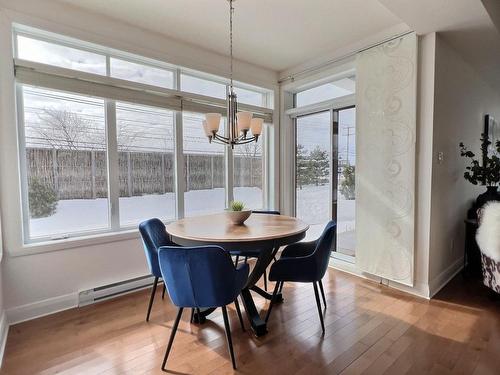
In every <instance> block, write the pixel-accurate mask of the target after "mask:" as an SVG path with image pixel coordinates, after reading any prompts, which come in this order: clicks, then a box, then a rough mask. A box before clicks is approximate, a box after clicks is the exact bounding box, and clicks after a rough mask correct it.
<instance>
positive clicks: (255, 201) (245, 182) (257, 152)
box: [233, 132, 264, 209]
mask: <svg viewBox="0 0 500 375" xmlns="http://www.w3.org/2000/svg"><path fill="white" fill-rule="evenodd" d="M262 133H263V134H264V132H262ZM263 144H264V139H263V137H260V138H259V141H258V142H257V143H255V142H252V143H247V144H246V145H240V146H236V147H235V148H234V150H233V158H234V159H233V160H234V166H233V171H234V180H233V181H234V200H237V201H242V202H243V203H245V206H246V207H248V208H251V209H258V208H263V201H262V198H263V192H262V183H263V181H262V169H263V168H262V163H263V159H262V145H263Z"/></svg>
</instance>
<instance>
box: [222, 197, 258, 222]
mask: <svg viewBox="0 0 500 375" xmlns="http://www.w3.org/2000/svg"><path fill="white" fill-rule="evenodd" d="M226 213H227V216H228V218H229V221H230V222H231V223H233V224H235V225H242V224H243V223H244V222H245V220H246V219H248V218H249V217H250V215H251V214H252V211H251V210H245V204H244V203H243V202H240V201H232V202H231V203H230V204H229V208H228V209H227V210H226Z"/></svg>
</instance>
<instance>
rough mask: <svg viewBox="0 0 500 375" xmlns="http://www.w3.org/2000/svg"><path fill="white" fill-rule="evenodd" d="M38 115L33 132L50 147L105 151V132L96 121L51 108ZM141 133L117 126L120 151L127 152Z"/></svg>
mask: <svg viewBox="0 0 500 375" xmlns="http://www.w3.org/2000/svg"><path fill="white" fill-rule="evenodd" d="M37 116H38V118H39V119H40V124H39V126H36V127H33V129H32V130H33V131H34V132H35V133H37V134H38V136H39V137H40V138H41V139H42V140H43V141H44V142H46V144H47V145H50V146H51V147H52V148H62V149H66V150H82V149H83V150H96V149H101V150H103V149H106V132H105V131H103V130H102V129H101V128H100V127H99V123H98V122H97V121H94V120H89V119H85V118H84V117H82V116H81V115H79V114H77V113H75V112H70V111H66V110H60V109H53V108H43V109H42V112H41V113H39V114H38V115H37ZM143 133H144V132H143V131H140V130H137V129H135V128H134V126H133V125H126V124H120V131H119V132H118V145H119V146H120V151H128V150H129V149H130V148H131V147H133V145H134V142H135V140H136V139H137V138H140V137H141V136H143Z"/></svg>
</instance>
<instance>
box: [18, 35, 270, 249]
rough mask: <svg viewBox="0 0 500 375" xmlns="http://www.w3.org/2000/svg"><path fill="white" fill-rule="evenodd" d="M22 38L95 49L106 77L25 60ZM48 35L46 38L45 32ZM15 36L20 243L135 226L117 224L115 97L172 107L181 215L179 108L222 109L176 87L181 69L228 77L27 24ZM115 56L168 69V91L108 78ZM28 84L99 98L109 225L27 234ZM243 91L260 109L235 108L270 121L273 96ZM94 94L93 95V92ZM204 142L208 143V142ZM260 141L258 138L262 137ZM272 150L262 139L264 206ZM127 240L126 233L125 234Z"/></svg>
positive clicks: (229, 171)
mask: <svg viewBox="0 0 500 375" xmlns="http://www.w3.org/2000/svg"><path fill="white" fill-rule="evenodd" d="M18 35H21V36H26V37H29V38H32V39H37V40H42V41H46V42H49V43H53V44H58V45H64V46H67V47H71V48H77V49H80V50H84V51H88V52H92V53H99V54H102V55H104V56H105V57H106V75H99V74H93V73H87V72H83V71H77V70H72V69H67V68H61V67H57V66H52V65H47V64H42V63H37V62H32V61H26V60H22V59H18V58H17V52H18V48H17V36H18ZM47 35H48V36H47ZM13 40H14V66H15V70H16V98H17V116H18V117H17V121H18V127H17V128H18V136H19V161H20V181H21V182H20V183H21V198H22V202H21V203H22V220H23V243H24V246H25V247H26V246H36V245H39V246H42V247H43V246H45V245H48V246H50V245H51V244H52V243H54V242H57V241H60V240H74V241H78V242H81V243H87V240H90V241H91V242H92V240H93V238H94V237H95V236H99V235H105V236H109V235H113V234H117V233H136V225H130V226H120V222H119V179H118V147H117V138H116V132H117V129H116V101H123V102H130V103H134V104H139V105H147V106H151V107H157V108H162V107H163V108H167V109H170V110H172V111H174V124H173V126H174V184H175V187H174V194H175V218H176V219H179V218H182V217H184V190H185V189H184V178H183V173H184V170H183V168H184V154H183V123H182V121H183V120H182V110H183V109H186V110H189V111H194V112H199V113H203V112H204V111H207V110H210V111H217V112H221V113H224V112H225V108H226V100H222V99H217V98H213V97H208V96H203V95H198V94H192V93H186V92H182V91H180V89H179V88H180V79H181V73H186V74H189V75H191V76H195V77H197V78H202V79H210V80H214V81H216V82H220V83H223V84H225V85H226V88H227V87H228V85H229V81H228V80H227V79H224V78H220V77H215V76H212V75H209V74H204V73H201V72H196V71H193V70H190V69H184V68H182V67H178V66H174V65H170V64H166V63H162V62H158V61H152V60H150V59H147V58H142V57H140V56H135V55H131V54H128V53H125V52H121V51H116V50H111V49H109V48H105V47H100V46H94V45H91V44H89V43H84V42H81V43H80V42H79V41H75V40H73V39H72V38H65V37H53V35H52V34H51V33H44V32H42V31H36V32H32V31H31V29H30V28H25V27H21V26H16V27H15V28H14V31H13ZM111 57H116V58H119V59H122V60H125V61H129V62H133V63H138V64H143V65H147V66H152V67H155V68H160V69H165V70H169V71H172V72H173V74H174V80H173V85H174V87H173V88H172V89H166V88H162V87H157V86H152V85H148V84H143V83H138V82H134V81H128V80H122V79H118V78H114V77H110V59H111ZM208 77H210V78H208ZM23 84H26V85H33V86H38V87H42V88H47V89H55V90H60V91H65V92H69V93H77V94H82V95H90V96H93V97H99V98H102V99H104V103H105V104H104V105H105V120H106V121H105V122H106V134H107V137H106V139H107V141H106V143H107V145H106V146H107V150H106V152H107V168H108V176H107V177H108V202H109V204H108V205H109V221H110V223H109V228H106V229H102V230H101V229H98V230H89V231H84V232H70V233H68V234H67V235H61V236H56V237H51V236H47V237H37V238H30V233H29V208H28V202H29V200H28V189H27V175H26V174H27V169H26V163H25V158H26V148H25V137H24V105H23V91H22V85H23ZM235 86H236V87H241V88H244V89H248V90H253V91H256V92H259V93H262V94H263V103H262V106H261V107H258V106H252V105H245V104H239V108H240V109H243V110H249V111H252V112H254V113H255V114H256V115H257V116H262V117H263V118H265V119H266V122H267V123H273V113H274V111H273V109H272V107H274V95H273V92H272V91H270V90H267V89H262V88H257V87H256V86H252V85H246V84H240V83H237V84H235ZM94 93H96V94H94ZM268 128H269V126H266V127H264V131H265V132H266V134H265V135H264V136H263V137H261V139H264V140H268V139H269V138H268V136H267V133H270V130H269V129H268ZM207 142H208V141H207ZM261 142H262V140H261ZM271 148H272V144H270V142H268V141H267V142H266V143H265V144H263V147H262V158H263V168H262V173H263V176H262V182H263V184H262V192H263V198H262V202H263V206H264V207H266V205H267V204H268V203H269V202H270V201H272V199H270V194H271V191H270V189H268V181H269V180H270V177H269V173H270V171H271V168H270V167H269V166H268V164H269V163H268V159H269V156H268V154H270V151H271ZM232 156H233V155H232V152H231V149H230V147H229V146H227V147H226V152H225V160H226V184H225V189H226V194H225V196H226V205H227V204H228V203H229V202H230V201H231V200H232V197H233V179H234V176H233V159H232ZM270 208H272V207H270ZM126 238H128V236H126Z"/></svg>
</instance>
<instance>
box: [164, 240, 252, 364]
mask: <svg viewBox="0 0 500 375" xmlns="http://www.w3.org/2000/svg"><path fill="white" fill-rule="evenodd" d="M158 257H159V263H160V269H161V273H162V275H163V280H165V282H166V285H167V291H168V294H169V296H170V299H171V300H172V303H173V304H174V305H176V306H177V307H178V308H179V310H178V312H177V317H176V318H175V322H174V325H173V327H172V332H171V333H170V339H169V341H168V345H167V350H166V352H165V357H164V359H163V363H162V366H161V369H162V370H165V365H166V363H167V359H168V355H169V353H170V350H171V349H172V343H173V342H174V337H175V333H176V331H177V327H178V326H179V321H180V319H181V316H182V311H183V309H184V308H186V307H187V308H193V309H194V308H196V309H201V308H217V307H221V308H222V316H223V319H224V327H225V330H226V339H227V345H228V347H229V353H230V355H231V361H232V363H233V368H234V369H236V361H235V359H234V351H233V343H232V339H231V330H230V328H229V319H228V316H227V309H226V306H227V305H228V304H230V303H233V302H234V303H235V305H236V310H237V312H238V317H239V318H240V323H242V320H241V312H240V309H239V304H238V295H239V294H240V293H241V290H242V289H243V287H244V286H245V284H246V282H247V279H248V272H249V266H248V264H243V265H241V266H239V267H237V268H236V267H235V266H234V264H233V262H232V260H231V256H230V255H229V253H227V252H226V251H225V250H224V249H223V248H221V247H219V246H196V247H170V246H165V247H160V249H159V251H158Z"/></svg>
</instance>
